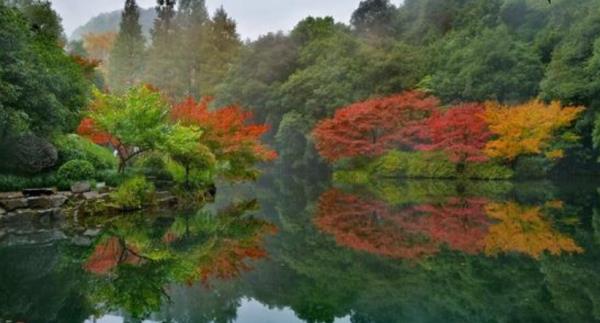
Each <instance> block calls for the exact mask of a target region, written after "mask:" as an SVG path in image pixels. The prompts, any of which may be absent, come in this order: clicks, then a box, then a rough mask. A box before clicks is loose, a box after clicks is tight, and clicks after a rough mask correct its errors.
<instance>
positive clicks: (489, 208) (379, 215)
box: [315, 186, 583, 259]
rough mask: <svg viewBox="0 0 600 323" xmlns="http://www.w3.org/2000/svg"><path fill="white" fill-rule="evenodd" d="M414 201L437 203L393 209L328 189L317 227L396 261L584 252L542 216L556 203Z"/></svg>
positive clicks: (321, 201) (466, 198)
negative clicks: (443, 254)
mask: <svg viewBox="0 0 600 323" xmlns="http://www.w3.org/2000/svg"><path fill="white" fill-rule="evenodd" d="M409 187H410V186H409ZM388 189H389V188H388ZM387 193H388V194H389V190H388V191H387ZM412 194H414V193H412ZM394 195H397V196H411V195H410V194H403V193H402V192H398V193H396V194H394ZM415 199H416V200H417V201H423V200H426V199H434V200H437V201H438V202H436V203H419V202H416V203H414V204H409V203H407V202H408V201H407V200H403V201H402V204H403V205H401V206H396V207H394V206H392V205H389V204H387V203H385V202H383V201H381V200H378V198H377V196H373V195H371V196H368V197H366V198H361V197H360V196H359V195H356V194H351V193H344V192H342V191H340V190H338V189H332V190H329V191H327V192H325V193H323V195H322V196H321V197H320V199H319V207H318V210H319V211H318V212H317V215H316V217H315V224H316V226H317V227H318V228H319V229H321V230H322V231H323V232H326V233H328V234H331V235H333V236H334V237H335V239H336V241H337V243H338V244H340V245H343V246H348V247H350V248H353V249H357V250H362V251H367V252H371V253H375V254H381V255H385V256H390V257H393V258H399V259H414V258H420V257H423V256H431V255H433V254H436V253H438V252H439V251H440V249H441V247H442V246H445V247H447V248H449V249H450V250H455V251H460V252H463V253H467V254H477V253H483V252H484V251H485V254H486V255H498V254H499V253H506V252H520V253H524V254H527V255H529V256H531V257H534V258H539V257H540V256H541V255H542V254H543V253H544V252H546V251H547V252H549V253H551V254H552V255H560V254H561V253H563V252H567V253H580V252H583V249H582V248H581V247H579V246H578V245H577V244H576V243H575V241H574V240H573V239H572V238H570V237H568V236H566V235H563V234H561V233H560V232H558V231H557V230H556V229H555V228H553V226H552V224H551V221H550V220H549V219H547V218H546V216H544V214H543V213H544V212H545V211H546V209H548V208H555V209H556V208H562V203H561V202H560V201H552V203H546V204H545V205H544V206H535V205H534V206H525V205H520V204H518V203H516V202H511V201H503V202H492V201H491V200H490V199H488V198H486V197H479V196H469V195H463V196H454V197H444V196H442V197H441V198H440V197H435V196H431V195H428V196H426V197H415Z"/></svg>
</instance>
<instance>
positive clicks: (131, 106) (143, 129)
mask: <svg viewBox="0 0 600 323" xmlns="http://www.w3.org/2000/svg"><path fill="white" fill-rule="evenodd" d="M168 110H169V105H168V104H167V103H166V102H165V101H164V100H163V98H162V97H161V95H160V93H158V92H155V91H153V90H151V89H149V88H148V87H146V86H138V87H134V88H131V89H130V90H128V91H127V92H126V93H124V94H122V95H114V94H105V93H101V92H99V91H96V93H95V99H94V102H93V103H92V105H91V108H90V111H89V114H88V118H87V119H84V120H83V121H82V123H81V125H80V126H79V133H80V134H81V135H84V136H86V137H89V138H91V139H92V140H93V141H94V142H96V143H99V144H111V145H113V146H114V147H115V148H116V150H117V153H118V157H119V172H124V171H125V168H126V166H127V163H128V162H129V161H131V160H132V159H133V158H135V157H137V156H139V155H141V154H143V153H145V152H148V151H151V150H153V149H156V148H157V147H160V145H161V143H163V142H164V140H165V136H166V135H167V134H168V130H169V125H168V123H167V117H168Z"/></svg>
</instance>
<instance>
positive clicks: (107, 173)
mask: <svg viewBox="0 0 600 323" xmlns="http://www.w3.org/2000/svg"><path fill="white" fill-rule="evenodd" d="M126 178H127V175H123V174H120V173H119V172H118V171H116V170H114V169H105V170H101V171H97V172H96V180H97V181H98V182H104V183H106V185H108V186H112V187H117V186H119V185H121V184H122V183H123V182H124V180H125V179H126Z"/></svg>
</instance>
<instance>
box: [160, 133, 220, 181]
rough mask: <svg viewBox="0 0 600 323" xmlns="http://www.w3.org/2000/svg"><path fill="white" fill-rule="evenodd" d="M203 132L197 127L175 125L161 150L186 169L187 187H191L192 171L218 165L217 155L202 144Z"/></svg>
mask: <svg viewBox="0 0 600 323" xmlns="http://www.w3.org/2000/svg"><path fill="white" fill-rule="evenodd" d="M201 137H202V131H201V130H200V128H198V127H195V126H190V127H185V126H182V125H181V124H176V125H174V126H173V127H172V128H171V130H170V132H169V134H168V135H167V137H166V139H165V141H164V144H163V146H162V147H161V150H163V151H164V152H165V153H167V154H168V155H169V156H170V157H171V158H172V159H173V160H174V161H176V162H177V163H179V164H181V166H183V168H184V169H185V187H186V188H189V187H190V181H189V179H190V171H191V170H192V169H194V168H196V169H198V168H200V167H204V168H206V169H212V168H213V167H214V166H215V164H216V159H215V155H213V153H212V152H211V151H210V149H209V148H208V147H206V146H205V145H202V144H201V143H200V138H201Z"/></svg>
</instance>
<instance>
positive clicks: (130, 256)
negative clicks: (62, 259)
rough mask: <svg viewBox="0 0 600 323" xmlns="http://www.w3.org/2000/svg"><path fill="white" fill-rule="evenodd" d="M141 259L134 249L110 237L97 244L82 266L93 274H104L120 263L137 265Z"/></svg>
mask: <svg viewBox="0 0 600 323" xmlns="http://www.w3.org/2000/svg"><path fill="white" fill-rule="evenodd" d="M142 261H143V259H142V258H141V257H140V256H138V255H137V252H136V250H134V249H133V248H130V247H128V246H126V245H125V242H123V241H121V240H120V239H119V238H117V237H111V238H109V239H107V240H106V241H104V242H102V243H100V244H98V245H97V246H96V249H94V253H92V255H91V256H90V258H89V259H88V261H87V262H86V263H85V265H84V268H85V269H86V270H87V271H89V272H92V273H95V274H99V275H101V274H106V273H108V272H110V271H111V270H112V269H113V268H115V267H117V266H118V265H120V264H131V265H139V264H140V263H142Z"/></svg>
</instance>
